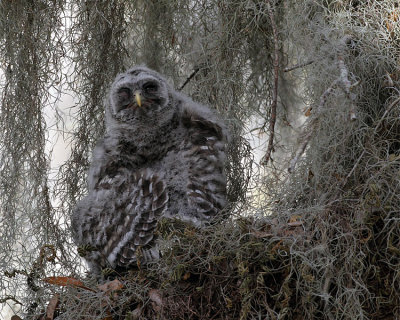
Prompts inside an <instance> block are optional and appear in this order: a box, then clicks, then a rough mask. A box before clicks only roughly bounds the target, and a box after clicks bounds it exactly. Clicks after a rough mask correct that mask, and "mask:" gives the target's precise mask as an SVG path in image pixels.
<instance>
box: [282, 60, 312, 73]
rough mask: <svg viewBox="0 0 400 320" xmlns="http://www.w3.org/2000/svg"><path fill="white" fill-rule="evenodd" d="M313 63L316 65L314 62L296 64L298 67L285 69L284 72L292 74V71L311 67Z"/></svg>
mask: <svg viewBox="0 0 400 320" xmlns="http://www.w3.org/2000/svg"><path fill="white" fill-rule="evenodd" d="M312 63H314V60H310V61H307V62H304V63H299V64H296V65H294V66H292V67H287V68H285V69H283V72H290V71H293V70H296V69H299V68H304V67H306V66H308V65H310V64H312Z"/></svg>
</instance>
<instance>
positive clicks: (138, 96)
mask: <svg viewBox="0 0 400 320" xmlns="http://www.w3.org/2000/svg"><path fill="white" fill-rule="evenodd" d="M135 100H136V103H137V105H138V106H139V107H141V106H142V97H141V96H140V93H139V92H138V91H136V92H135Z"/></svg>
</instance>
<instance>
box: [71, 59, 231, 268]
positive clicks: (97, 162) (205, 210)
mask: <svg viewBox="0 0 400 320" xmlns="http://www.w3.org/2000/svg"><path fill="white" fill-rule="evenodd" d="M225 142H226V129H225V126H224V124H223V123H222V122H221V121H220V120H219V119H218V118H217V117H216V116H215V115H214V113H213V112H212V111H211V110H210V109H208V108H207V107H205V106H203V105H200V104H198V103H195V102H193V101H192V100H191V99H190V98H188V97H186V96H184V95H182V94H181V93H178V92H176V91H175V90H173V89H172V88H171V87H170V86H169V85H168V84H167V81H166V80H165V79H164V78H163V77H162V76H161V75H160V74H158V73H157V72H155V71H153V70H150V69H148V68H146V67H135V68H132V69H130V70H128V71H127V72H125V73H123V74H119V75H118V76H117V77H116V79H115V81H114V83H113V84H112V87H111V90H110V94H109V98H108V103H107V107H106V135H105V136H104V139H102V140H101V141H99V142H98V144H97V146H96V148H95V150H94V151H93V159H92V164H91V167H90V170H89V177H88V184H89V194H88V195H87V196H86V197H85V198H84V199H83V200H81V201H80V202H79V203H78V205H77V208H76V209H75V211H74V213H73V215H72V228H73V234H74V238H75V241H76V243H77V245H78V246H79V248H80V249H81V252H82V251H83V252H84V253H83V254H82V255H84V256H85V259H86V260H87V262H88V263H89V266H90V267H91V269H92V270H93V271H94V272H95V273H99V272H100V271H101V269H103V268H113V269H117V268H120V267H121V268H129V267H130V266H133V265H136V264H137V263H138V257H139V256H140V257H141V259H140V262H141V263H148V262H151V261H155V260H157V259H158V254H159V253H158V249H157V246H156V243H155V234H154V232H155V229H156V227H157V222H158V221H159V219H160V217H167V218H178V219H181V220H183V221H185V222H189V223H192V224H193V225H195V226H201V225H203V224H205V223H207V222H209V221H210V219H211V218H212V217H214V216H216V215H217V214H218V212H219V211H220V210H221V209H222V208H223V207H224V206H225V203H226V179H225V175H224V172H223V171H224V162H225ZM82 248H83V249H82ZM139 248H140V250H138V249H139ZM139 253H140V254H139Z"/></svg>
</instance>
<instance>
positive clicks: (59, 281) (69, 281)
mask: <svg viewBox="0 0 400 320" xmlns="http://www.w3.org/2000/svg"><path fill="white" fill-rule="evenodd" d="M42 281H44V282H47V283H49V284H55V285H57V286H62V287H68V286H70V287H75V288H81V289H85V290H88V291H92V292H96V291H95V290H93V289H90V288H88V287H86V286H85V285H84V283H83V282H82V281H80V280H78V279H75V278H71V277H48V278H44V279H42Z"/></svg>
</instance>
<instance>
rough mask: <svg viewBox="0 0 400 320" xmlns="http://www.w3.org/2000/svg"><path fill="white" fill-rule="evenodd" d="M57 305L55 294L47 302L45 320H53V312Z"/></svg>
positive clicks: (57, 296) (57, 300)
mask: <svg viewBox="0 0 400 320" xmlns="http://www.w3.org/2000/svg"><path fill="white" fill-rule="evenodd" d="M58 303H59V295H58V294H55V295H54V296H53V297H52V298H51V299H50V301H49V304H48V305H47V310H46V320H53V319H54V312H55V311H56V308H57V306H58Z"/></svg>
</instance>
